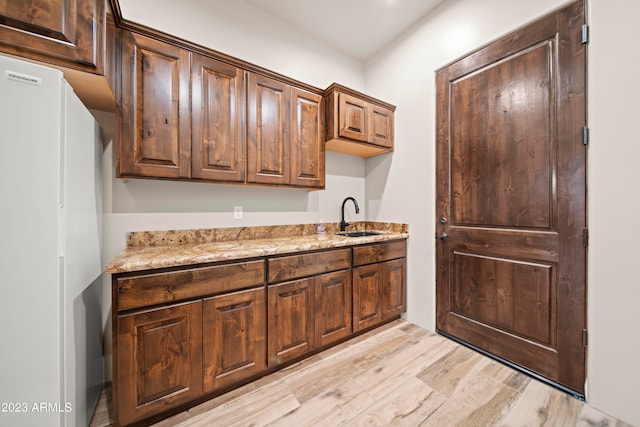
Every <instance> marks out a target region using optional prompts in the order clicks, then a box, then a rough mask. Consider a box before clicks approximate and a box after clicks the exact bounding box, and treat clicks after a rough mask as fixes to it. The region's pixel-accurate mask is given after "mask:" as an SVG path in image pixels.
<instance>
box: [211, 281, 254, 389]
mask: <svg viewBox="0 0 640 427" xmlns="http://www.w3.org/2000/svg"><path fill="white" fill-rule="evenodd" d="M265 304H266V302H265V290H264V288H258V289H250V290H246V291H240V292H234V293H230V294H223V295H219V296H216V297H213V298H208V299H205V300H204V302H203V306H202V310H203V314H202V336H203V338H202V340H203V342H202V353H203V356H202V359H203V361H202V362H203V379H202V382H203V392H205V393H207V392H210V391H214V390H217V389H220V388H222V387H226V386H228V385H231V384H234V383H237V382H240V381H241V380H243V379H245V378H249V377H251V376H252V375H255V374H257V373H258V372H261V371H263V370H264V369H266V367H267V347H266V320H267V319H266V313H265V308H266V306H265Z"/></svg>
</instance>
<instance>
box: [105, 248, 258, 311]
mask: <svg viewBox="0 0 640 427" xmlns="http://www.w3.org/2000/svg"><path fill="white" fill-rule="evenodd" d="M264 277H265V263H264V261H263V260H261V261H251V262H243V263H237V264H226V265H216V266H211V267H204V268H193V269H189V270H179V271H170V272H165V273H157V274H146V275H144V276H133V277H119V278H117V279H116V281H117V292H118V299H117V301H118V307H117V309H118V310H119V311H121V310H128V309H131V308H136V307H143V306H147V305H153V304H161V303H166V302H172V301H177V300H182V299H187V298H195V297H199V296H206V295H212V294H217V293H221V292H229V291H233V290H236V289H242V288H247V287H250V286H254V285H260V284H263V283H264Z"/></svg>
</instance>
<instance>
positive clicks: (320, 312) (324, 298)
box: [315, 270, 352, 346]
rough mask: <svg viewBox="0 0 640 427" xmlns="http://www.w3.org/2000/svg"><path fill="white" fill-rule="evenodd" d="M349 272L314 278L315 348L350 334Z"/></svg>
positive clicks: (350, 293) (350, 294) (344, 271)
mask: <svg viewBox="0 0 640 427" xmlns="http://www.w3.org/2000/svg"><path fill="white" fill-rule="evenodd" d="M351 298H352V291H351V270H343V271H337V272H335V273H327V274H323V275H321V276H318V277H316V278H315V302H316V307H315V318H316V319H315V320H316V340H315V343H316V345H317V346H322V345H326V344H330V343H332V342H334V341H337V340H339V339H340V338H344V337H346V336H348V335H349V334H351V332H352V328H351V322H352V315H351Z"/></svg>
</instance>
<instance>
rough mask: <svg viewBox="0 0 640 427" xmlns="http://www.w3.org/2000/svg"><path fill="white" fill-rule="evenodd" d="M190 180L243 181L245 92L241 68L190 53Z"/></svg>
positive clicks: (244, 161)
mask: <svg viewBox="0 0 640 427" xmlns="http://www.w3.org/2000/svg"><path fill="white" fill-rule="evenodd" d="M191 104H192V107H191V120H192V145H191V158H192V171H191V176H192V177H193V178H200V179H206V180H213V181H231V182H244V178H245V164H246V158H245V157H246V132H245V126H244V123H245V90H244V73H243V71H242V70H241V69H239V68H236V67H234V66H232V65H229V64H225V63H223V62H220V61H216V60H215V59H211V58H209V57H206V56H202V55H197V54H193V55H192V63H191Z"/></svg>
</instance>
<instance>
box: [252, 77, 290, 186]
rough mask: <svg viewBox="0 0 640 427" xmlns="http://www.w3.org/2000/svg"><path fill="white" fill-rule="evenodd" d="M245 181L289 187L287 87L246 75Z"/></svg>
mask: <svg viewBox="0 0 640 427" xmlns="http://www.w3.org/2000/svg"><path fill="white" fill-rule="evenodd" d="M248 82H249V83H248V106H247V116H248V120H247V134H248V135H247V140H248V144H247V159H248V165H247V181H248V182H252V183H260V184H279V185H286V184H288V183H289V169H290V158H289V156H290V147H289V140H290V132H289V129H290V128H289V126H290V123H291V113H290V112H291V109H290V108H291V106H290V105H291V104H290V103H291V86H289V85H288V84H286V83H283V82H280V81H278V80H275V79H272V78H269V77H264V76H260V75H258V74H253V73H249V80H248Z"/></svg>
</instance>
